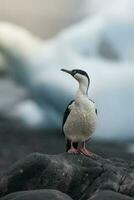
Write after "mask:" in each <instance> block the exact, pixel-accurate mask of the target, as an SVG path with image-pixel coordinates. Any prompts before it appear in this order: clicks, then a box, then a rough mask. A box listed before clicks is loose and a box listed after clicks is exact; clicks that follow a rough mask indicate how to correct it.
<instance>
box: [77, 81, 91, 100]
mask: <svg viewBox="0 0 134 200" xmlns="http://www.w3.org/2000/svg"><path fill="white" fill-rule="evenodd" d="M88 87H89V85H88V83H83V82H80V83H79V88H78V90H77V93H76V98H79V97H80V96H81V95H82V96H83V95H84V96H88Z"/></svg>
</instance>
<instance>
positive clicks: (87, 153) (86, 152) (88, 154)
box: [79, 148, 92, 157]
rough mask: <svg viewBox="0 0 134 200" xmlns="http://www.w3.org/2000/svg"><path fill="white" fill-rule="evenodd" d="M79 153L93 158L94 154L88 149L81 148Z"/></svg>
mask: <svg viewBox="0 0 134 200" xmlns="http://www.w3.org/2000/svg"><path fill="white" fill-rule="evenodd" d="M79 153H81V154H83V155H85V156H88V157H91V156H92V152H91V151H89V150H88V149H86V148H80V149H79Z"/></svg>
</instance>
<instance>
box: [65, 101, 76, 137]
mask: <svg viewBox="0 0 134 200" xmlns="http://www.w3.org/2000/svg"><path fill="white" fill-rule="evenodd" d="M73 102H74V100H72V101H70V103H69V104H68V105H67V108H66V110H65V112H64V116H63V122H62V130H63V126H64V124H65V122H66V120H67V117H68V115H69V113H70V109H69V106H70V105H71V104H72V103H73ZM63 133H64V131H63Z"/></svg>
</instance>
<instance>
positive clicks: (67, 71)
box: [61, 69, 72, 75]
mask: <svg viewBox="0 0 134 200" xmlns="http://www.w3.org/2000/svg"><path fill="white" fill-rule="evenodd" d="M61 71H63V72H66V73H68V74H70V75H72V71H69V70H67V69H61Z"/></svg>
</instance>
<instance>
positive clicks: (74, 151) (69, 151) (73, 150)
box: [67, 147, 79, 154]
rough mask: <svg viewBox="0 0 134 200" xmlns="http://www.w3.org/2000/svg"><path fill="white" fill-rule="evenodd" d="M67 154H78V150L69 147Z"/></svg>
mask: <svg viewBox="0 0 134 200" xmlns="http://www.w3.org/2000/svg"><path fill="white" fill-rule="evenodd" d="M67 152H68V153H73V154H77V153H79V152H78V150H77V149H75V148H73V147H71V148H70V149H69V150H68V151H67Z"/></svg>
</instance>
